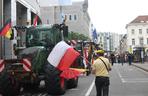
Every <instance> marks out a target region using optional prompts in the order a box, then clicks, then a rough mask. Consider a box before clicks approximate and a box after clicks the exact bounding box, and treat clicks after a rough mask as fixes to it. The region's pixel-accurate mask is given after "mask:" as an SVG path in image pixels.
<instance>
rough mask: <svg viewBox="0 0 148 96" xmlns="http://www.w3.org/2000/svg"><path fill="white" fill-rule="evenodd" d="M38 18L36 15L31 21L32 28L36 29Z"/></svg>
mask: <svg viewBox="0 0 148 96" xmlns="http://www.w3.org/2000/svg"><path fill="white" fill-rule="evenodd" d="M38 18H39V17H38V16H37V15H36V16H35V18H34V21H33V26H34V27H36V25H37V23H38Z"/></svg>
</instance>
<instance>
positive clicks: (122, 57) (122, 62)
mask: <svg viewBox="0 0 148 96" xmlns="http://www.w3.org/2000/svg"><path fill="white" fill-rule="evenodd" d="M120 62H121V64H122V66H123V64H124V54H123V53H121V54H120Z"/></svg>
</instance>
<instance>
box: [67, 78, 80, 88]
mask: <svg viewBox="0 0 148 96" xmlns="http://www.w3.org/2000/svg"><path fill="white" fill-rule="evenodd" d="M77 86H78V77H76V78H72V79H69V80H68V81H67V87H68V88H69V89H70V88H76V87H77Z"/></svg>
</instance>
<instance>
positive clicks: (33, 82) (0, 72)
mask: <svg viewBox="0 0 148 96" xmlns="http://www.w3.org/2000/svg"><path fill="white" fill-rule="evenodd" d="M15 29H16V30H21V29H22V30H24V29H25V32H26V34H25V35H24V37H25V39H24V41H23V42H25V47H24V48H22V47H17V46H16V45H15V46H14V50H15V54H16V56H17V59H1V60H0V94H2V95H3V96H16V95H18V94H19V92H20V89H21V88H24V89H25V88H27V89H28V88H31V89H34V88H38V87H39V86H40V82H41V81H42V80H43V81H44V82H45V87H46V91H47V93H49V94H51V95H61V94H64V93H65V91H66V89H67V88H74V87H77V84H78V75H75V76H74V77H72V78H62V77H61V76H60V75H61V74H62V72H63V71H61V70H59V69H58V68H56V67H54V66H53V65H52V64H50V63H49V62H48V61H47V58H48V55H49V54H50V52H51V51H52V49H53V48H54V46H55V45H56V44H57V43H58V42H59V41H61V40H63V39H65V38H66V37H67V35H68V34H67V33H65V32H68V31H67V29H68V28H67V26H65V25H58V24H55V25H52V26H43V25H39V26H36V27H29V28H27V27H23V28H22V27H21V28H20V27H15ZM63 34H64V35H63ZM57 55H58V54H57ZM75 60H76V59H75ZM63 66H65V65H63ZM71 66H72V65H71ZM75 67H76V66H75Z"/></svg>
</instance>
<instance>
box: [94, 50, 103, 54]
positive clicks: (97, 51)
mask: <svg viewBox="0 0 148 96" xmlns="http://www.w3.org/2000/svg"><path fill="white" fill-rule="evenodd" d="M95 53H98V54H99V53H100V54H103V53H104V50H96V51H95Z"/></svg>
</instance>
